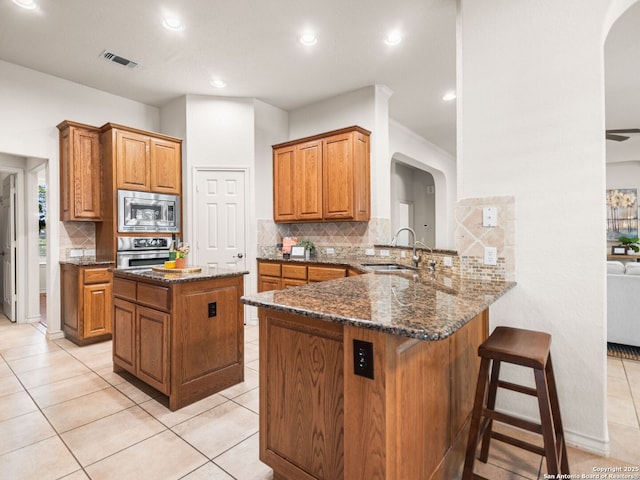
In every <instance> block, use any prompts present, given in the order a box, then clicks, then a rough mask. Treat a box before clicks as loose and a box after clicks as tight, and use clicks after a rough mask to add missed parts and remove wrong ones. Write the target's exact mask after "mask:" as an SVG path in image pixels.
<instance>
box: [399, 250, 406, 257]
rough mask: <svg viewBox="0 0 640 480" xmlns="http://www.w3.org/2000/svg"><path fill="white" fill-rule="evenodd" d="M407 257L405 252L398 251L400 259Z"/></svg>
mask: <svg viewBox="0 0 640 480" xmlns="http://www.w3.org/2000/svg"><path fill="white" fill-rule="evenodd" d="M406 256H407V252H405V251H404V250H401V251H400V258H405V257H406Z"/></svg>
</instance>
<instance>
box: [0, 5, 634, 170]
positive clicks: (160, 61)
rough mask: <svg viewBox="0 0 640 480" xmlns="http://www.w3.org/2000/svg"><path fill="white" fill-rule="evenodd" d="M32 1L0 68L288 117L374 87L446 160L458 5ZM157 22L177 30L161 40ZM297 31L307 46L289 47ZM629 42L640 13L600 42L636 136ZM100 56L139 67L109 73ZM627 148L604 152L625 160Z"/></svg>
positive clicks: (622, 124)
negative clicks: (172, 19) (396, 38)
mask: <svg viewBox="0 0 640 480" xmlns="http://www.w3.org/2000/svg"><path fill="white" fill-rule="evenodd" d="M36 1H37V3H38V4H39V7H38V8H37V9H36V10H24V9H21V8H18V7H16V6H15V5H14V4H13V3H12V1H11V0H0V59H2V60H5V61H7V62H11V63H15V64H18V65H22V66H24V67H28V68H32V69H34V70H38V71H41V72H44V73H48V74H51V75H55V76H58V77H61V78H64V79H67V80H71V81H73V82H77V83H81V84H83V85H88V86H90V87H94V88H97V89H99V90H103V91H106V92H110V93H113V94H116V95H120V96H123V97H126V98H131V99H134V100H137V101H140V102H143V103H146V104H149V105H155V106H158V107H160V106H162V105H163V104H164V103H166V102H167V101H169V100H171V99H172V98H175V97H177V96H181V95H184V94H187V93H192V94H200V95H223V96H233V97H250V98H258V99H260V100H262V101H264V102H267V103H270V104H272V105H275V106H277V107H280V108H283V109H285V110H291V109H294V108H297V107H300V106H303V105H306V104H309V103H312V102H315V101H318V100H322V99H324V98H328V97H331V96H334V95H336V94H339V93H342V92H346V91H350V90H355V89H358V88H361V87H365V86H368V85H373V84H382V85H386V86H387V87H389V88H390V89H391V90H393V91H394V94H393V96H392V97H391V100H390V107H389V108H390V115H391V117H392V118H394V119H395V120H397V121H399V122H400V123H402V124H404V125H405V126H407V127H408V128H410V129H412V130H413V131H415V132H417V133H418V134H420V135H421V136H423V137H424V138H426V139H428V140H430V141H431V142H433V143H434V144H436V145H438V146H439V147H441V148H443V149H444V150H446V151H448V152H450V153H452V154H455V102H449V103H446V102H443V101H442V98H441V97H442V95H443V94H444V93H445V92H447V91H448V90H453V89H455V37H456V34H455V8H456V6H455V3H456V2H455V0H395V1H394V2H390V1H389V0H348V1H344V0H341V1H338V0H323V1H320V2H304V1H301V0H261V1H260V0H234V1H231V2H222V1H220V0H181V1H178V0H165V1H163V2H157V1H154V0H134V1H131V0H109V1H101V2H99V1H87V0H36ZM165 13H171V14H173V15H175V16H178V17H180V18H181V19H182V20H183V22H184V24H185V29H184V31H182V32H171V31H167V30H166V29H164V28H163V27H162V26H161V21H162V16H163V15H164V14H165ZM306 29H312V30H315V31H316V32H317V34H318V37H319V41H318V44H317V45H316V46H314V47H304V46H302V45H300V44H299V43H298V42H297V37H298V35H299V34H300V33H301V32H303V31H304V30H306ZM392 29H400V30H401V31H402V32H403V34H404V40H403V42H402V43H401V44H400V45H398V46H396V47H389V46H387V45H385V44H384V43H383V37H384V35H385V34H386V33H388V31H390V30H392ZM636 32H640V3H639V4H636V5H635V6H634V7H632V8H631V9H630V10H629V12H628V13H627V14H626V15H625V16H624V17H623V18H622V19H620V20H619V22H618V23H617V24H616V25H615V26H614V29H613V30H612V32H611V34H610V35H609V38H608V40H607V45H606V73H607V77H606V79H607V92H606V101H607V128H631V127H640V119H639V118H638V116H639V115H638V113H639V112H640V95H638V93H640V89H639V88H638V87H637V86H638V85H640V69H639V66H640V49H639V48H638V42H637V38H638V34H637V33H636ZM104 50H109V51H111V52H114V53H116V54H118V55H120V56H122V57H126V58H128V59H130V60H133V61H135V62H138V63H139V64H140V66H139V67H138V68H136V69H128V68H126V67H122V66H120V65H117V64H114V63H109V62H106V61H105V60H103V59H101V58H100V54H101V53H102V52H103V51H104ZM213 77H220V78H222V79H224V80H225V81H226V82H227V83H228V86H227V88H225V89H216V88H214V87H212V86H211V85H210V84H209V80H210V79H211V78H213ZM636 141H637V144H638V145H640V134H635V135H633V137H632V139H630V140H628V141H626V142H621V143H619V144H618V143H617V142H607V147H608V149H609V148H611V149H613V150H612V151H615V153H616V155H617V156H621V158H622V157H625V158H626V156H629V155H633V153H632V152H633V151H638V147H637V146H634V144H635V143H636ZM614 143H615V145H611V144H614ZM634 147H635V150H634ZM636 156H637V159H640V156H638V155H636Z"/></svg>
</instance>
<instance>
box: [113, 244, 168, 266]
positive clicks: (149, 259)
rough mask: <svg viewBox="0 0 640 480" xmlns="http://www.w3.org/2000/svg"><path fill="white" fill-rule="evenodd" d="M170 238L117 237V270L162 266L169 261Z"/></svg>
mask: <svg viewBox="0 0 640 480" xmlns="http://www.w3.org/2000/svg"><path fill="white" fill-rule="evenodd" d="M171 242H172V238H171V237H118V251H117V253H116V266H117V268H136V267H137V268H140V267H146V266H153V265H164V262H166V261H167V260H169V249H170V248H171Z"/></svg>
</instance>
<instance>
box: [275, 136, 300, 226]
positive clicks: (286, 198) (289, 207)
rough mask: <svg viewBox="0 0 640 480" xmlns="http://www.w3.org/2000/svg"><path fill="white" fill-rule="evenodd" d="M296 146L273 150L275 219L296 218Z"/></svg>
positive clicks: (282, 220)
mask: <svg viewBox="0 0 640 480" xmlns="http://www.w3.org/2000/svg"><path fill="white" fill-rule="evenodd" d="M294 159H295V147H283V148H278V149H275V150H274V151H273V220H274V221H275V222H291V221H294V220H296V212H295V198H294V185H295V179H294V168H293V166H294Z"/></svg>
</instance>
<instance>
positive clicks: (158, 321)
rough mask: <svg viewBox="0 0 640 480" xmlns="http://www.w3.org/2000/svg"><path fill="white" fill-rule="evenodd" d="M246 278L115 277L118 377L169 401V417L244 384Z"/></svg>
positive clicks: (210, 273)
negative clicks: (141, 384) (132, 379)
mask: <svg viewBox="0 0 640 480" xmlns="http://www.w3.org/2000/svg"><path fill="white" fill-rule="evenodd" d="M246 273H248V272H246V271H242V272H237V271H230V270H222V269H213V268H207V267H203V268H202V270H201V271H200V272H198V273H179V272H175V273H174V272H156V271H154V270H152V269H151V268H143V269H114V270H113V370H114V372H121V371H123V370H126V371H128V372H129V373H131V374H132V375H134V376H135V377H137V378H138V379H140V380H142V381H143V382H145V383H146V384H148V385H150V386H151V387H153V388H155V389H156V390H158V391H160V392H161V393H163V394H165V395H166V396H167V397H168V405H169V408H170V409H171V410H177V409H179V408H182V407H184V406H185V405H188V404H190V403H193V402H195V401H197V400H200V399H202V398H205V397H207V396H209V395H211V394H213V393H216V392H219V391H220V390H223V389H225V388H227V387H230V386H232V385H235V384H236V383H240V382H242V381H243V380H244V313H243V306H242V304H241V303H240V297H241V296H242V294H243V291H244V288H243V284H244V278H243V276H244V275H245V274H246Z"/></svg>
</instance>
